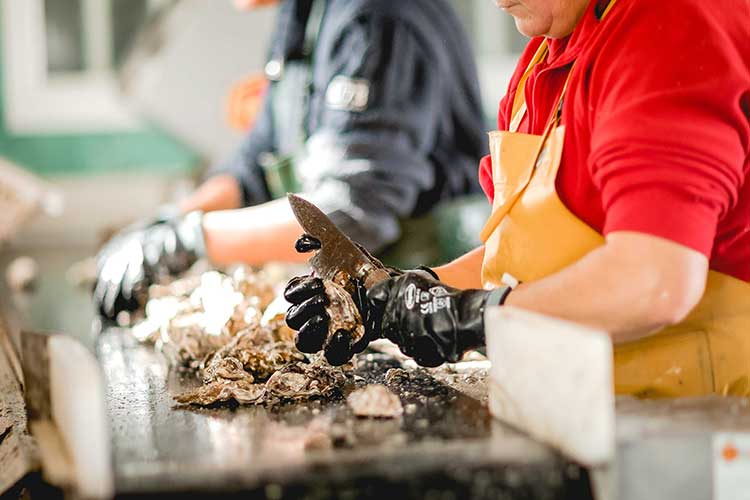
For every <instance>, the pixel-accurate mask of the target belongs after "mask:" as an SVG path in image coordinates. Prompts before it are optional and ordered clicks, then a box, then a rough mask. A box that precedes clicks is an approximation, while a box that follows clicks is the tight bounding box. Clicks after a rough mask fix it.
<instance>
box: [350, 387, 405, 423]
mask: <svg viewBox="0 0 750 500" xmlns="http://www.w3.org/2000/svg"><path fill="white" fill-rule="evenodd" d="M346 404H347V405H349V408H351V410H352V412H353V413H354V414H355V415H356V416H358V417H372V418H398V417H400V416H401V415H403V414H404V407H403V406H402V405H401V400H400V399H399V397H398V396H397V395H395V394H394V393H392V392H391V391H390V389H388V388H387V387H386V386H384V385H380V384H371V385H368V386H366V387H364V388H362V389H357V390H356V391H354V392H352V393H351V394H349V397H347V398H346Z"/></svg>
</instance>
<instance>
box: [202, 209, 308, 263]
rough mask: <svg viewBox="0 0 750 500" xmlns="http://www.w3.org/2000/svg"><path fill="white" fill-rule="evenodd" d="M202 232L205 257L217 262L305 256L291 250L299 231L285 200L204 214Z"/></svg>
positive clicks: (302, 259) (291, 259) (302, 258)
mask: <svg viewBox="0 0 750 500" xmlns="http://www.w3.org/2000/svg"><path fill="white" fill-rule="evenodd" d="M203 232H204V235H205V238H206V250H207V252H208V257H209V258H210V259H211V261H212V262H213V263H214V264H217V265H229V264H234V263H238V262H242V263H245V264H249V265H261V264H265V263H267V262H305V261H306V260H307V259H308V257H309V256H306V255H304V254H299V253H297V252H296V251H295V250H294V242H295V241H296V240H297V238H299V236H300V235H301V234H302V232H303V231H302V228H301V227H300V225H299V223H298V222H297V220H296V219H295V218H294V214H293V213H292V210H291V208H289V203H288V202H287V200H286V199H281V200H275V201H271V202H268V203H264V204H262V205H257V206H254V207H249V208H243V209H240V210H222V211H217V212H211V213H207V214H206V215H205V216H204V218H203Z"/></svg>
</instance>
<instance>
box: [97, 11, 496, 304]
mask: <svg viewBox="0 0 750 500" xmlns="http://www.w3.org/2000/svg"><path fill="white" fill-rule="evenodd" d="M236 3H237V4H238V5H239V4H246V6H247V5H249V6H251V7H253V6H257V5H259V4H266V3H270V2H268V1H258V0H239V1H237V2H236ZM265 72H266V76H267V78H268V80H269V81H270V82H271V85H270V88H269V91H268V94H267V96H266V98H265V101H264V104H263V108H262V110H261V113H260V115H259V116H258V118H257V120H256V123H255V125H254V127H253V129H252V130H251V131H250V133H249V134H248V136H247V138H246V139H245V141H244V143H243V144H242V145H241V147H240V148H239V150H238V151H237V153H236V155H235V156H234V157H233V158H232V159H231V160H230V161H228V162H226V163H224V164H222V165H219V166H217V167H216V168H215V169H214V170H213V171H212V175H211V177H210V178H209V179H208V180H207V181H206V182H205V183H204V184H203V185H202V186H200V187H199V188H198V189H197V191H196V192H194V193H193V194H192V195H191V196H189V197H188V198H187V199H186V200H184V201H183V202H182V203H180V204H179V205H178V207H176V209H175V210H173V211H172V213H170V214H167V215H165V216H162V217H158V218H157V219H156V220H155V221H152V222H151V223H149V224H146V225H141V226H140V227H138V228H135V229H133V228H131V229H129V230H126V231H125V232H124V233H123V234H121V235H119V236H117V237H115V238H114V239H113V240H112V241H111V242H110V243H108V244H107V245H106V246H105V248H104V249H103V250H102V252H101V253H100V255H99V259H98V263H99V279H98V282H97V286H96V289H95V292H94V297H95V301H96V302H97V304H98V306H99V309H100V312H101V313H102V315H104V316H105V317H109V318H114V317H115V316H116V315H117V314H118V313H119V312H120V311H122V310H133V309H136V308H137V307H139V305H141V304H142V301H143V298H144V295H145V292H146V290H147V287H148V285H150V284H151V283H153V282H156V281H158V280H159V279H161V278H162V277H165V276H167V275H173V274H176V273H179V272H182V271H184V270H186V269H187V268H188V267H189V266H190V265H192V264H193V263H194V262H195V261H196V260H197V259H198V258H201V257H208V258H209V259H210V260H211V261H212V262H213V263H215V264H217V265H224V264H230V263H235V262H244V263H248V264H251V265H258V264H263V263H265V262H268V261H288V262H294V261H300V260H303V259H304V257H302V258H301V257H300V256H299V254H297V253H296V252H295V251H294V241H295V240H296V239H297V236H298V235H299V233H300V231H301V229H300V227H299V225H298V223H297V222H296V220H295V218H294V216H293V214H292V212H291V210H290V208H289V206H288V203H287V202H286V200H285V199H276V200H274V198H277V197H279V195H281V194H283V193H284V191H298V192H301V193H302V194H303V196H304V197H305V198H307V199H309V200H310V201H312V202H313V203H315V204H316V205H317V206H319V207H320V208H321V209H322V210H323V211H324V212H325V213H326V214H327V215H328V216H329V217H330V218H331V219H332V220H333V221H334V222H335V223H336V225H337V226H339V227H340V228H341V229H342V230H343V231H344V232H346V233H347V234H348V235H349V236H350V237H351V238H353V239H354V240H356V241H358V242H360V243H361V244H363V245H364V246H365V247H366V248H367V249H369V250H370V251H372V252H378V251H379V250H381V249H383V248H384V247H386V246H387V245H389V244H392V243H393V242H395V241H397V240H398V239H399V238H400V237H401V228H400V221H401V220H402V219H405V218H408V217H413V216H418V215H421V214H425V213H427V212H429V211H430V210H431V209H432V208H433V207H434V206H435V205H436V204H437V203H438V202H439V201H442V200H446V199H451V198H454V197H457V196H461V195H464V194H469V193H471V192H474V191H477V190H478V188H479V184H478V181H477V172H476V164H477V161H478V160H479V159H480V158H481V157H482V156H483V154H485V149H486V146H485V144H486V142H487V141H486V136H485V128H484V125H483V118H482V117H483V113H482V110H481V100H480V95H479V86H478V82H477V74H476V68H475V65H474V57H473V53H472V50H471V46H470V43H469V40H468V38H467V36H466V33H465V31H464V29H463V27H462V26H461V23H460V21H459V19H458V17H457V16H456V15H455V13H454V11H453V9H452V8H451V7H450V5H449V4H448V3H447V1H446V0H409V1H408V2H405V1H395V0H287V1H284V2H281V5H280V11H279V13H278V17H277V26H276V31H275V34H274V35H273V39H272V43H271V48H270V52H269V59H268V63H267V65H266V71H265ZM243 207H245V208H243Z"/></svg>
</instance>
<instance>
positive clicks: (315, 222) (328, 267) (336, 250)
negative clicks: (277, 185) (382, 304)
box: [287, 193, 390, 288]
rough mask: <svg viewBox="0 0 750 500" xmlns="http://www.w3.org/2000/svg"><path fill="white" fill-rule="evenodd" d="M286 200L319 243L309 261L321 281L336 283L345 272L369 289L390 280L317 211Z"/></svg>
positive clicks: (306, 204) (304, 202)
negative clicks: (337, 275)
mask: <svg viewBox="0 0 750 500" xmlns="http://www.w3.org/2000/svg"><path fill="white" fill-rule="evenodd" d="M287 199H288V200H289V205H290V206H291V207H292V212H293V213H294V216H295V217H296V218H297V222H299V224H300V226H302V229H303V230H304V231H305V233H307V234H309V235H310V236H312V237H314V238H316V239H318V240H319V241H320V246H321V247H320V250H318V251H317V252H316V253H315V255H314V256H313V257H312V258H311V259H310V265H311V266H312V268H313V270H315V272H316V273H317V274H318V275H320V277H321V278H323V279H328V280H333V279H334V277H335V275H336V274H337V273H338V272H339V271H344V272H346V273H347V274H349V276H351V277H352V278H358V279H360V280H362V282H363V283H364V286H365V288H370V287H371V286H372V285H374V284H376V283H379V282H380V281H383V280H385V279H387V278H389V277H390V275H389V274H388V271H387V270H386V269H385V267H384V266H383V265H382V264H381V263H380V262H379V261H377V260H375V259H373V258H372V257H370V256H369V255H367V254H366V253H365V252H363V251H362V250H361V249H360V248H359V247H357V245H355V244H354V242H352V240H350V239H349V237H347V236H346V235H345V234H344V233H343V232H341V230H340V229H339V228H338V227H336V225H335V224H334V223H333V221H331V219H329V218H328V216H327V215H326V214H324V213H323V212H322V211H321V210H320V209H319V208H318V207H316V206H315V205H313V204H312V203H310V202H309V201H307V200H305V199H304V198H301V197H299V196H297V195H294V194H291V193H289V194H287Z"/></svg>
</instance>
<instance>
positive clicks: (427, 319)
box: [367, 271, 507, 366]
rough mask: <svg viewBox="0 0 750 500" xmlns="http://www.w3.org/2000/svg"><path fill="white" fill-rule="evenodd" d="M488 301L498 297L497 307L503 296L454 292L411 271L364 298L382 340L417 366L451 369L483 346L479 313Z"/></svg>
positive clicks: (487, 293)
mask: <svg viewBox="0 0 750 500" xmlns="http://www.w3.org/2000/svg"><path fill="white" fill-rule="evenodd" d="M491 296H492V297H494V296H498V300H496V301H494V304H495V305H497V304H499V303H501V302H502V301H504V299H505V297H506V296H507V291H506V292H505V293H501V294H500V295H498V294H497V293H496V292H489V291H484V290H457V289H455V288H451V287H449V286H447V285H444V284H443V283H441V282H439V281H437V280H435V279H433V278H431V277H427V276H425V274H424V273H422V272H412V271H410V272H406V273H404V274H402V275H401V276H397V277H395V278H391V279H388V280H386V281H382V282H380V283H378V284H376V285H375V286H373V287H372V289H371V290H370V291H369V292H368V293H367V298H368V305H369V308H370V311H371V313H370V314H371V315H372V316H373V317H377V318H379V320H380V328H381V330H382V335H383V336H384V337H385V338H387V339H389V340H390V341H391V342H393V343H395V344H396V345H398V346H399V348H400V349H401V351H402V352H403V353H404V354H406V355H407V356H410V357H412V358H414V360H415V361H416V362H417V363H418V364H420V365H422V366H438V365H441V364H443V363H445V362H450V363H455V362H456V361H459V360H460V359H461V356H462V355H463V354H464V353H465V352H466V351H468V350H469V349H474V348H477V347H481V346H483V345H484V344H485V338H484V309H485V307H486V306H487V304H488V299H489V298H490V297H491ZM491 303H492V302H491Z"/></svg>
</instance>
